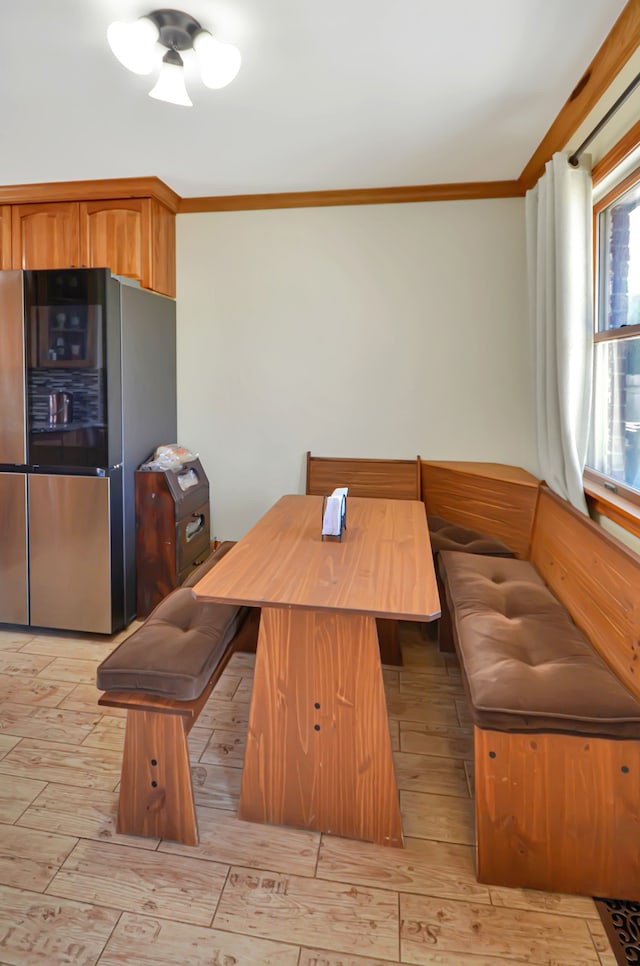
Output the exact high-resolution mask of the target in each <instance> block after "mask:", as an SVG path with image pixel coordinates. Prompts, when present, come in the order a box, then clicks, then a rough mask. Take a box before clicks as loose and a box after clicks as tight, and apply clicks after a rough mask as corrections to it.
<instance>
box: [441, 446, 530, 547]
mask: <svg viewBox="0 0 640 966" xmlns="http://www.w3.org/2000/svg"><path fill="white" fill-rule="evenodd" d="M539 485H540V481H539V480H538V479H536V477H535V476H532V475H531V473H528V472H527V471H526V470H523V469H521V468H520V467H519V466H504V465H502V464H500V463H457V462H438V461H435V462H432V461H426V460H423V461H422V499H423V500H424V502H425V505H426V508H427V513H431V514H433V515H434V516H438V517H444V519H445V520H449V521H450V522H451V523H457V524H459V525H460V526H461V527H470V528H471V529H472V530H479V531H480V533H487V534H489V535H490V536H492V537H495V538H496V539H497V540H502V542H503V543H506V545H507V546H508V547H509V549H510V550H513V552H514V553H515V554H517V555H518V557H528V556H529V547H530V543H531V529H532V527H533V518H534V513H535V508H536V500H537V498H538V487H539Z"/></svg>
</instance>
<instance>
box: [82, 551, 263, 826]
mask: <svg viewBox="0 0 640 966" xmlns="http://www.w3.org/2000/svg"><path fill="white" fill-rule="evenodd" d="M232 547H233V543H232V542H227V543H223V544H221V545H220V547H219V548H218V549H217V550H216V551H215V552H214V553H213V554H212V555H211V556H210V557H209V558H208V559H207V560H206V561H205V562H204V563H202V564H201V565H200V567H198V568H197V569H196V570H195V571H194V572H193V573H192V574H191V575H190V577H189V578H188V580H187V581H186V582H185V584H184V585H183V586H182V587H180V588H178V589H177V590H174V591H173V592H172V593H170V594H169V595H168V596H167V597H165V599H164V600H162V601H161V602H160V604H158V606H157V607H156V608H155V609H154V610H153V611H152V613H151V614H150V615H149V617H148V618H147V619H146V621H145V622H144V624H142V626H141V627H140V628H138V630H136V631H134V633H133V634H132V635H131V636H130V637H128V638H127V639H126V640H125V641H123V642H122V643H121V644H120V645H119V646H118V647H117V648H116V649H115V650H114V651H112V653H111V654H110V655H109V656H108V657H107V658H105V660H104V661H103V662H102V663H101V664H100V665H99V666H98V669H97V674H96V683H97V686H98V688H99V689H100V690H102V691H105V693H104V694H103V695H102V697H101V698H100V699H99V701H98V703H99V704H100V705H104V706H106V707H115V708H123V709H126V711H127V721H126V729H125V743H124V753H123V760H122V775H121V781H120V796H119V802H118V818H117V831H118V832H120V833H123V834H129V835H143V836H151V837H154V838H163V839H170V840H173V841H176V842H183V843H185V844H186V845H197V844H198V825H197V819H196V811H195V804H194V800H193V787H192V781H191V769H190V765H189V750H188V745H187V736H188V734H189V732H190V730H191V728H192V727H193V725H194V724H195V723H196V721H197V719H198V716H199V714H200V712H201V710H202V708H203V707H204V705H205V704H206V702H207V701H208V699H209V697H210V695H211V692H212V691H213V688H214V687H215V684H216V683H217V681H218V680H219V678H220V676H221V674H222V672H223V671H224V669H225V667H226V665H227V663H228V662H229V660H230V658H231V656H232V654H233V653H235V652H236V651H252V650H255V646H256V641H257V632H258V622H259V611H255V610H253V609H250V608H246V607H236V606H234V605H227V604H217V603H213V602H210V601H203V600H198V599H197V598H195V596H194V594H193V591H192V589H191V588H192V587H193V586H195V584H196V583H197V581H198V580H200V579H201V578H202V577H203V576H204V575H205V573H207V572H208V571H209V570H210V569H211V568H212V567H213V566H215V564H216V563H218V561H219V560H220V559H221V558H222V557H223V556H224V555H225V554H226V553H228V552H229V550H231V548H232Z"/></svg>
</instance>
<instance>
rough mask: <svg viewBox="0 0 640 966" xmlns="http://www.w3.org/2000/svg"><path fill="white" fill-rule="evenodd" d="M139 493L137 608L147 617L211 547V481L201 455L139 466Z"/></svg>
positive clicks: (136, 476)
mask: <svg viewBox="0 0 640 966" xmlns="http://www.w3.org/2000/svg"><path fill="white" fill-rule="evenodd" d="M135 499H136V579H137V608H136V610H137V616H138V618H139V619H143V618H145V617H147V616H148V615H149V614H150V613H151V611H152V610H153V608H154V607H155V606H156V604H159V603H160V601H161V600H162V599H163V598H164V597H166V596H167V594H169V593H170V592H171V591H172V590H174V589H175V588H176V587H179V586H180V584H181V583H182V582H183V581H184V580H186V578H187V577H188V576H189V574H190V573H191V572H192V570H194V569H195V568H196V567H197V566H198V564H200V563H202V561H203V560H206V558H207V557H208V556H209V554H210V552H211V542H210V541H211V537H210V532H211V527H210V519H209V481H208V479H207V477H206V474H205V472H204V470H203V469H202V465H201V463H200V460H198V459H195V460H190V461H189V462H187V463H183V464H182V466H180V467H179V469H177V470H166V471H162V470H160V471H153V470H138V471H137V472H136V474H135Z"/></svg>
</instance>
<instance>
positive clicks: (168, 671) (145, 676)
mask: <svg viewBox="0 0 640 966" xmlns="http://www.w3.org/2000/svg"><path fill="white" fill-rule="evenodd" d="M247 613H248V611H247V608H246V607H237V606H236V605H235V604H216V603H213V602H212V601H206V600H198V599H197V598H195V597H194V595H193V591H192V590H190V589H189V588H187V587H180V588H178V590H174V591H173V592H172V593H171V594H169V596H168V597H165V599H164V600H163V601H161V602H160V603H159V604H158V606H157V607H156V608H155V610H154V611H152V613H151V614H150V615H149V617H148V618H147V620H146V621H145V622H144V624H143V625H142V627H140V628H138V630H137V631H134V633H133V634H132V635H131V637H128V638H127V639H126V640H125V641H123V642H122V644H120V645H119V646H118V647H117V648H116V649H115V650H114V651H112V652H111V654H110V655H109V656H108V657H107V658H105V660H104V661H102V663H101V664H100V665H98V669H97V673H96V683H97V686H98V688H99V689H100V690H101V691H146V692H148V693H150V694H161V695H163V696H165V697H170V698H176V699H177V700H178V701H190V700H191V699H193V698H197V697H198V696H199V695H200V694H202V692H203V691H204V689H205V687H206V685H207V683H208V681H209V678H210V677H211V675H212V674H213V672H214V670H215V668H216V667H217V665H218V663H219V661H220V658H221V657H222V656H223V654H224V653H225V651H226V648H227V644H228V643H229V641H230V640H231V638H232V637H233V636H234V635H235V633H236V631H237V630H238V628H239V627H240V625H241V624H242V621H243V620H244V618H245V617H246V615H247Z"/></svg>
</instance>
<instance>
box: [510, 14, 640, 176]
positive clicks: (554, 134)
mask: <svg viewBox="0 0 640 966" xmlns="http://www.w3.org/2000/svg"><path fill="white" fill-rule="evenodd" d="M639 46H640V0H628V3H627V5H626V6H625V8H624V10H623V11H622V13H621V14H620V16H619V17H618V19H617V20H616V22H615V24H614V25H613V27H612V29H611V31H610V33H609V34H608V35H607V37H606V38H605V40H604V42H603V43H602V46H601V47H600V49H599V50H598V53H597V54H596V55H595V57H594V58H593V60H592V61H591V63H590V64H589V66H588V67H587V69H586V71H585V72H584V74H583V75H582V77H581V79H580V80H579V81H578V83H577V85H576V87H575V88H574V90H573V92H572V93H571V95H570V96H569V99H568V101H567V102H566V104H565V105H564V107H563V108H562V110H561V111H560V113H559V114H558V116H557V117H556V119H555V121H554V122H553V124H552V125H551V127H550V128H549V130H548V131H547V133H546V134H545V136H544V138H543V139H542V141H541V142H540V144H539V145H538V147H537V148H536V150H535V151H534V153H533V154H532V156H531V158H530V159H529V161H528V162H527V164H526V167H525V168H524V170H523V172H522V174H521V175H520V179H519V180H520V182H521V183H522V185H523V187H524V189H525V190H528V189H529V188H532V187H533V185H534V184H535V183H536V182H537V181H538V179H539V178H540V177H541V175H542V174H543V172H544V166H545V164H546V163H547V161H548V160H549V159H550V158H551V157H553V155H554V154H555V152H556V151H561V150H562V149H563V148H564V146H565V145H566V144H567V142H568V141H569V139H570V138H571V136H572V135H573V134H575V132H576V131H577V130H578V128H579V127H580V125H581V124H582V122H583V121H584V119H585V118H586V117H587V115H588V114H589V112H590V111H591V110H592V109H593V108H594V107H595V106H596V104H597V103H598V101H599V100H600V98H601V97H602V95H603V94H604V93H605V92H606V90H607V89H608V88H609V87H610V85H611V84H612V83H613V81H614V80H615V78H616V76H617V75H618V74H619V73H620V71H621V70H622V68H623V67H624V65H625V64H626V63H627V61H628V60H629V58H630V57H631V55H632V54H634V53H635V51H636V50H637V48H638V47H639ZM576 147H577V145H576Z"/></svg>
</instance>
